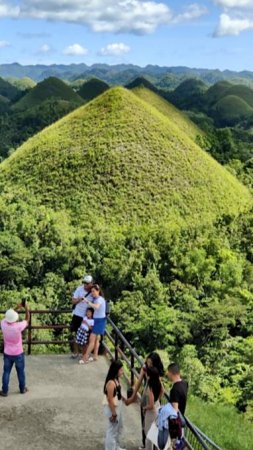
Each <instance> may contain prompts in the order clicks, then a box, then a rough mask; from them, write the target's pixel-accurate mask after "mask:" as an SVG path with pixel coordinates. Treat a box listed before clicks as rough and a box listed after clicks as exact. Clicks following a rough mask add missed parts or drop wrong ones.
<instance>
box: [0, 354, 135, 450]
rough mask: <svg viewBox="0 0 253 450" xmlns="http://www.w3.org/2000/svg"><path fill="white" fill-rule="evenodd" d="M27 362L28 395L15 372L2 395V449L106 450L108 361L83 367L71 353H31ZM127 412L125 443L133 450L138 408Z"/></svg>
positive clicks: (124, 444) (0, 408)
mask: <svg viewBox="0 0 253 450" xmlns="http://www.w3.org/2000/svg"><path fill="white" fill-rule="evenodd" d="M26 366H27V369H26V371H27V385H28V387H29V393H28V394H26V395H20V394H19V393H18V389H17V381H16V373H15V371H14V370H13V373H12V381H11V386H10V393H9V396H8V398H1V397H0V430H1V431H0V448H1V450H10V449H15V448H17V449H18V450H58V449H59V450H72V449H76V450H79V449H80V450H81V449H82V450H102V449H103V441H104V435H105V428H106V419H105V418H104V416H103V408H102V394H101V391H102V388H103V382H104V379H105V375H106V372H107V370H108V366H107V361H106V360H105V359H104V358H101V359H100V361H99V362H98V363H92V364H89V365H86V366H80V365H78V364H77V363H76V362H74V361H71V360H70V358H69V357H68V356H30V357H27V359H26ZM124 413H125V414H124V419H125V433H124V438H123V441H122V446H123V447H125V448H126V449H127V450H134V449H136V448H138V445H139V444H140V436H141V431H140V419H139V410H138V407H137V406H135V405H134V406H130V407H128V408H125V410H124Z"/></svg>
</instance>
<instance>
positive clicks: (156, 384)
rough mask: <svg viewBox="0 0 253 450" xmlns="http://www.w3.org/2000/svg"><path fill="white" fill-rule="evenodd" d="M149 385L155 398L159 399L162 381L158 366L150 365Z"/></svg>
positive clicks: (148, 373)
mask: <svg viewBox="0 0 253 450" xmlns="http://www.w3.org/2000/svg"><path fill="white" fill-rule="evenodd" d="M147 376H148V387H149V389H150V390H151V391H152V392H153V394H154V399H155V401H157V400H158V399H159V397H160V395H161V391H162V383H161V381H160V374H159V371H158V369H157V368H156V367H149V368H148V370H147Z"/></svg>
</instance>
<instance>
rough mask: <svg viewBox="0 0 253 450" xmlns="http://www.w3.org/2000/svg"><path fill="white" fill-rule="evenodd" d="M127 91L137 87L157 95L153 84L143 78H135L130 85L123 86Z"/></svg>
mask: <svg viewBox="0 0 253 450" xmlns="http://www.w3.org/2000/svg"><path fill="white" fill-rule="evenodd" d="M125 87H126V88H127V89H135V88H139V87H144V88H146V89H149V90H150V91H153V92H156V93H158V92H159V91H158V89H157V88H156V87H155V86H154V84H152V83H150V81H149V80H147V79H146V78H144V77H137V78H135V79H134V80H132V81H131V83H128V84H126V86H125Z"/></svg>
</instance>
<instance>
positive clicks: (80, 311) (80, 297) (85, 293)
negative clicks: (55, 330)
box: [70, 275, 93, 358]
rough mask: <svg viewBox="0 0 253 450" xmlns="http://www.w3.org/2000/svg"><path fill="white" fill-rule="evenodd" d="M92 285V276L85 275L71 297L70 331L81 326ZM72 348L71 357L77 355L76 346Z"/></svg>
mask: <svg viewBox="0 0 253 450" xmlns="http://www.w3.org/2000/svg"><path fill="white" fill-rule="evenodd" d="M92 286H93V278H92V276H91V275H86V276H85V277H84V279H83V284H82V285H81V286H79V287H78V288H77V289H76V290H75V292H74V294H73V298H72V304H73V313H72V321H71V324H70V331H71V332H72V333H75V334H76V333H77V331H78V329H79V328H80V326H81V323H82V321H83V318H84V316H85V314H86V310H87V307H88V306H87V302H86V300H91V301H92V295H91V288H92ZM74 347H75V348H73V354H72V358H77V357H78V349H77V348H76V346H74Z"/></svg>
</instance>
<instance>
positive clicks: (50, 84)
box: [13, 77, 83, 111]
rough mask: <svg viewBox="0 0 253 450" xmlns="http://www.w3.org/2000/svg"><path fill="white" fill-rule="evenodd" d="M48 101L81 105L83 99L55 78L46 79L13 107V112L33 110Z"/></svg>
mask: <svg viewBox="0 0 253 450" xmlns="http://www.w3.org/2000/svg"><path fill="white" fill-rule="evenodd" d="M49 99H54V100H55V99H57V100H64V101H68V102H71V103H75V104H76V105H81V104H82V103H83V99H82V98H81V97H80V96H79V95H78V94H77V93H76V92H74V91H73V89H71V87H70V86H68V85H67V84H65V83H64V82H63V81H61V80H59V79H58V78H55V77H50V78H47V79H46V80H44V81H42V82H41V83H38V84H37V85H36V86H35V87H34V88H33V89H31V90H30V91H29V92H28V93H27V94H26V95H25V96H24V97H22V98H21V99H20V100H19V101H18V102H16V103H15V104H14V105H13V110H19V111H24V110H26V109H27V108H33V107H35V106H38V105H40V104H41V103H42V102H44V101H47V100H49Z"/></svg>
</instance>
